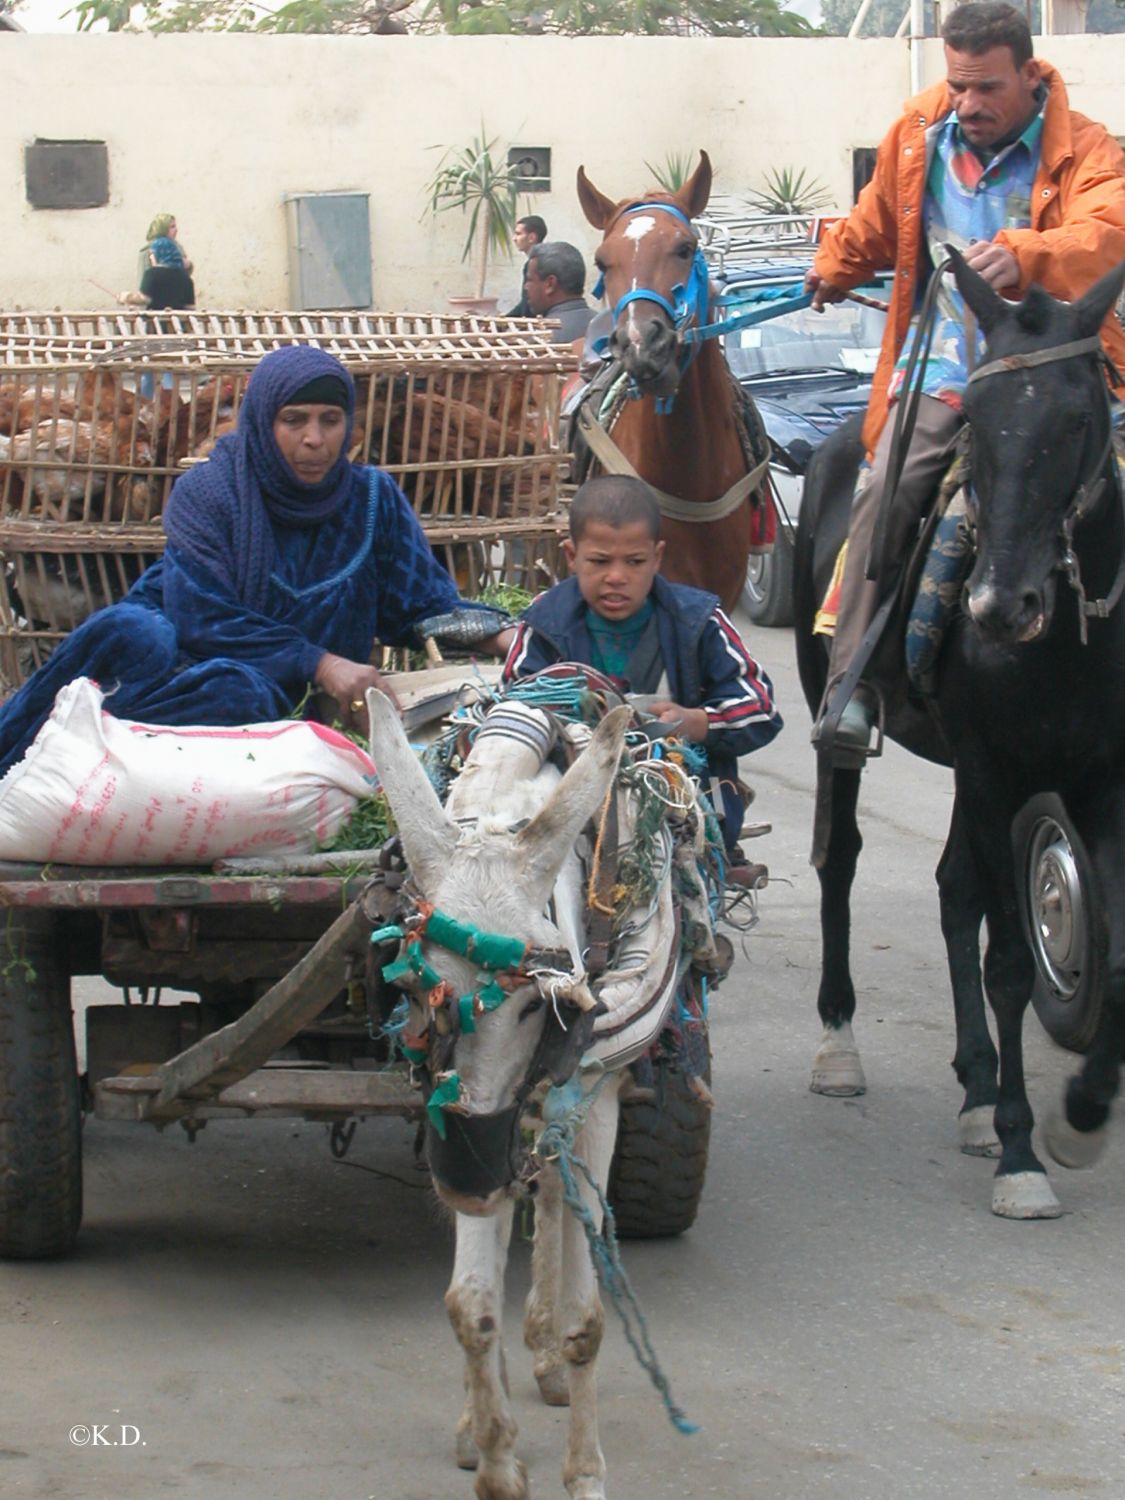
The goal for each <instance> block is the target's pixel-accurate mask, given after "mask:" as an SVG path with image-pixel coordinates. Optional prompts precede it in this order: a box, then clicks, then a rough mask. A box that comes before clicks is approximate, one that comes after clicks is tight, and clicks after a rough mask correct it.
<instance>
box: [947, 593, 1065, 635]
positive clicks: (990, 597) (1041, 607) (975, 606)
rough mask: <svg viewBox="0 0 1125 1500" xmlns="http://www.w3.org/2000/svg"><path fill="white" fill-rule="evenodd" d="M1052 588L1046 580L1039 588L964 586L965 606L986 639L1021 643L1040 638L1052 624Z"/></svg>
mask: <svg viewBox="0 0 1125 1500" xmlns="http://www.w3.org/2000/svg"><path fill="white" fill-rule="evenodd" d="M1054 603H1055V588H1054V583H1053V581H1048V582H1047V583H1046V584H1044V585H1043V586H1042V587H1041V588H1034V587H1032V586H1030V585H1027V586H1024V587H1021V588H1015V589H1000V588H997V587H996V585H995V584H994V583H985V584H982V585H979V586H977V587H974V586H973V583H972V579H970V580H969V585H968V586H967V587H966V590H965V610H966V613H967V614H968V616H969V618H970V619H971V620H972V622H973V624H974V625H975V626H976V628H977V630H979V631H980V633H981V635H982V636H984V637H985V639H987V640H989V641H992V642H994V643H995V644H997V645H1004V646H1022V645H1027V644H1029V643H1030V642H1032V641H1037V640H1040V639H1042V637H1043V636H1045V635H1046V633H1047V631H1048V629H1049V628H1050V624H1051V617H1052V614H1053V611H1054Z"/></svg>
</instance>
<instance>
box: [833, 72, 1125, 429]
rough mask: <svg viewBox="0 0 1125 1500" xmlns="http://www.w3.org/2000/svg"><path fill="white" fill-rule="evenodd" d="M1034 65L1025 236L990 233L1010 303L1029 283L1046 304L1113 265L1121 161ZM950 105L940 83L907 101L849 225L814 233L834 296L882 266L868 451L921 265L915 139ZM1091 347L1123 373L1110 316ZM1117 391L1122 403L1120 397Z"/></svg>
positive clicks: (1122, 224) (1124, 172)
mask: <svg viewBox="0 0 1125 1500" xmlns="http://www.w3.org/2000/svg"><path fill="white" fill-rule="evenodd" d="M1039 68H1040V72H1041V74H1042V78H1043V81H1044V83H1045V84H1046V85H1047V88H1048V91H1049V92H1048V95H1047V103H1046V106H1045V108H1044V111H1043V135H1042V144H1041V149H1040V157H1039V168H1038V171H1037V172H1036V174H1035V184H1034V187H1033V188H1032V194H1031V228H1030V229H1004V230H1001V232H1000V233H999V234H998V235H997V236H996V243H997V244H1000V245H1004V246H1005V247H1006V248H1007V249H1008V250H1010V251H1011V252H1012V254H1013V255H1014V256H1015V257H1016V259H1017V260H1018V261H1019V268H1020V280H1019V286H1018V287H1016V288H1013V289H1011V293H1010V295H1014V296H1022V295H1023V294H1024V293H1025V292H1026V291H1027V289H1028V287H1029V286H1030V285H1031V284H1032V282H1038V283H1039V285H1040V286H1042V287H1044V288H1045V289H1046V290H1047V291H1048V292H1050V293H1051V294H1052V296H1055V297H1059V298H1062V299H1065V300H1066V301H1073V300H1074V299H1075V298H1076V297H1079V296H1081V295H1082V293H1083V292H1084V291H1086V290H1087V288H1088V287H1090V286H1092V285H1093V283H1094V282H1095V281H1096V280H1097V279H1098V277H1099V276H1104V275H1105V273H1106V272H1107V271H1109V270H1110V269H1111V268H1112V267H1113V266H1115V265H1116V264H1117V263H1118V262H1119V261H1120V260H1122V259H1125V152H1123V151H1122V150H1121V147H1120V146H1119V145H1118V144H1117V142H1116V141H1115V140H1114V139H1113V137H1112V136H1110V135H1109V134H1108V133H1107V132H1106V130H1105V128H1104V127H1103V126H1101V125H1099V124H1097V123H1096V122H1095V121H1094V120H1088V119H1087V118H1086V116H1085V115H1080V114H1078V113H1077V112H1076V111H1074V110H1072V109H1071V108H1070V105H1069V104H1068V102H1067V97H1066V86H1065V85H1064V83H1063V81H1062V78H1061V77H1060V76H1059V73H1058V72H1057V70H1056V69H1055V68H1053V67H1052V66H1051V64H1050V63H1046V62H1043V61H1042V60H1040V61H1039ZM951 108H952V105H951V103H950V99H949V90H948V89H947V87H946V85H945V83H944V81H943V82H942V83H938V84H935V85H934V86H933V87H932V88H928V89H926V90H925V92H924V93H921V94H919V95H917V97H916V98H914V99H910V100H908V101H907V103H906V105H905V108H904V111H903V114H902V116H901V117H900V118H899V119H898V120H896V121H895V123H894V124H893V125H892V126H891V128H890V130H889V131H888V132H887V134H886V136H885V137H884V139H883V143H882V145H881V146H880V147H879V155H878V158H877V160H876V163H875V175H874V177H873V178H872V179H871V181H870V182H869V183H868V184H867V186H866V187H865V188H864V189H863V192H862V193H860V195H859V201H858V202H857V204H856V206H855V208H854V209H853V210H852V212H851V214H850V216H849V217H848V218H847V219H846V220H845V221H844V222H843V223H842V224H835V225H833V226H832V228H831V229H829V230H828V232H827V233H826V234H825V237H824V241H823V243H822V245H821V247H820V249H819V251H818V252H817V256H816V260H815V262H814V269H815V270H816V272H817V273H818V275H820V276H822V277H824V279H825V280H826V281H830V282H832V284H833V285H834V286H838V287H839V288H840V289H841V290H842V291H850V290H851V288H852V287H855V286H859V285H861V284H862V283H863V282H864V281H865V280H867V278H868V277H870V275H871V274H872V273H873V272H874V271H879V270H883V269H885V268H886V267H888V266H893V267H894V272H895V279H894V289H893V291H892V292H891V310H890V314H889V315H888V318H887V327H886V331H885V333H884V335H883V346H882V348H881V349H880V351H879V362H878V365H877V366H876V369H875V383H874V385H873V386H872V390H871V399H870V401H869V402H868V405H867V419H866V421H865V423H864V427H863V440H864V442H865V443H866V444H867V447H868V449H869V450H870V449H872V448H874V446H875V443H876V441H877V439H878V437H879V433H880V432H881V431H882V429H883V424H884V422H885V421H886V419H887V409H888V402H887V387H888V385H889V384H890V379H891V375H892V373H893V371H894V367H895V361H896V360H897V359H898V356H899V353H900V352H901V350H902V346H903V342H904V340H905V338H906V331H907V329H908V328H909V326H910V319H911V317H912V315H913V313H914V307H915V298H916V292H917V287H918V279H919V275H920V273H921V272H922V271H923V267H924V258H923V253H922V252H923V248H924V240H925V231H924V229H923V224H922V199H923V195H924V192H925V185H926V184H925V178H926V131H927V130H928V129H929V128H930V126H932V125H933V124H935V123H936V122H937V121H938V120H941V119H944V118H945V116H946V115H948V114H949V112H950V110H951ZM1102 344H1103V345H1104V347H1105V350H1106V353H1107V354H1108V355H1109V357H1110V358H1111V359H1112V360H1113V362H1114V364H1115V365H1116V366H1117V368H1118V369H1119V370H1123V371H1125V331H1123V330H1122V327H1121V324H1120V322H1119V321H1118V319H1117V316H1116V314H1115V313H1114V312H1112V311H1111V312H1110V313H1109V314H1108V315H1107V316H1106V320H1105V323H1104V324H1103V326H1102ZM1118 394H1119V395H1123V396H1125V389H1122V388H1118Z"/></svg>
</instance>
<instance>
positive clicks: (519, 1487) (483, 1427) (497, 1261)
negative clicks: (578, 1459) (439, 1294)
mask: <svg viewBox="0 0 1125 1500" xmlns="http://www.w3.org/2000/svg"><path fill="white" fill-rule="evenodd" d="M512 1208H513V1203H512V1200H511V1199H510V1198H508V1199H505V1200H504V1202H503V1203H502V1204H501V1205H500V1207H499V1208H498V1209H497V1211H496V1213H495V1214H492V1215H491V1216H490V1217H488V1218H480V1219H477V1218H470V1217H469V1216H468V1215H466V1214H458V1215H457V1220H456V1223H457V1249H456V1253H455V1255H454V1258H453V1279H452V1280H451V1282H450V1284H449V1290H448V1291H447V1292H446V1294H445V1306H446V1311H447V1312H448V1313H449V1321H450V1322H451V1323H452V1325H453V1331H454V1333H456V1335H457V1339H458V1342H459V1343H460V1345H461V1347H462V1349H463V1350H464V1351H465V1391H466V1398H467V1400H466V1408H465V1412H464V1413H463V1414H462V1418H461V1421H460V1422H459V1423H458V1427H457V1457H458V1462H459V1463H461V1464H462V1465H463V1466H464V1467H468V1464H467V1463H466V1462H465V1459H466V1458H467V1456H468V1455H467V1452H466V1449H467V1444H466V1443H465V1440H464V1435H465V1432H466V1430H467V1428H468V1427H469V1426H470V1425H471V1430H472V1436H473V1440H474V1442H475V1443H476V1447H477V1452H478V1454H479V1461H478V1469H477V1479H476V1484H475V1485H474V1494H475V1495H476V1497H477V1500H528V1494H529V1491H528V1487H527V1470H526V1469H525V1468H524V1466H523V1464H522V1463H520V1461H519V1459H517V1458H516V1456H515V1453H514V1451H513V1450H514V1448H515V1441H516V1433H517V1428H516V1423H515V1418H514V1417H513V1416H512V1412H511V1407H510V1405H509V1402H508V1394H507V1390H506V1388H505V1380H504V1363H503V1349H502V1344H501V1313H502V1310H503V1304H504V1268H505V1265H506V1263H507V1259H508V1242H509V1240H510V1239H511V1234H512ZM466 1417H468V1418H469V1421H468V1423H467V1422H466Z"/></svg>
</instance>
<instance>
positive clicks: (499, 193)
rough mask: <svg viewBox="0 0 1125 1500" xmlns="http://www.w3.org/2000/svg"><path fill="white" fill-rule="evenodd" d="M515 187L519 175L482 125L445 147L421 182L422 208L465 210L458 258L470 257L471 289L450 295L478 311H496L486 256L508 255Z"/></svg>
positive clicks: (433, 213) (430, 211) (437, 211)
mask: <svg viewBox="0 0 1125 1500" xmlns="http://www.w3.org/2000/svg"><path fill="white" fill-rule="evenodd" d="M437 149H440V148H438V147H435V150H437ZM518 190H519V177H518V175H517V173H516V172H515V171H514V170H513V169H512V168H511V167H509V165H508V160H507V152H506V151H503V150H501V149H499V148H498V145H497V139H496V138H495V137H493V138H492V139H491V140H490V139H489V138H488V136H487V135H486V134H485V129H484V125H483V124H482V125H481V128H480V133H479V135H476V136H474V137H473V138H472V140H470V141H469V143H468V144H467V145H464V146H450V147H447V148H446V150H445V154H444V155H443V157H442V159H441V161H440V162H439V163H438V166H437V169H436V170H435V172H434V175H433V176H432V177H431V178H430V180H429V182H428V183H427V184H426V198H427V207H426V212H427V213H428V214H430V215H431V216H436V215H437V214H440V213H446V212H448V211H449V210H450V209H454V208H459V209H460V210H461V212H462V213H463V214H467V215H468V218H469V224H468V232H467V233H466V236H465V244H464V247H463V248H462V251H461V259H462V261H467V260H469V259H470V258H472V259H473V260H474V262H475V265H476V292H475V294H474V295H473V296H471V297H450V298H449V301H450V302H451V303H453V304H454V305H456V306H459V307H464V308H469V307H470V306H471V308H472V310H473V311H477V312H495V311H496V298H495V297H486V296H485V291H484V287H485V282H486V280H487V278H488V261H489V255H490V253H491V252H492V251H493V250H499V251H503V252H504V254H505V255H507V256H509V257H510V256H511V253H512V232H513V231H514V229H515V227H516V196H517V193H518Z"/></svg>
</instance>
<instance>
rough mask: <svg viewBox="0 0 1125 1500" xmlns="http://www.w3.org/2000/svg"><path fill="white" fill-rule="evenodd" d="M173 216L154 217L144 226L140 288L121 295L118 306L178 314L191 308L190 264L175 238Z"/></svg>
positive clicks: (193, 295)
mask: <svg viewBox="0 0 1125 1500" xmlns="http://www.w3.org/2000/svg"><path fill="white" fill-rule="evenodd" d="M177 232H178V227H177V224H176V216H175V214H157V216H156V218H155V219H153V221H152V223H151V224H150V225H149V226H148V233H147V235H146V236H145V246H144V249H143V250H142V251H141V267H142V270H141V285H140V290H139V291H136V292H121V293H119V295H118V298H117V300H118V302H119V303H120V304H121V305H122V307H148V308H152V309H153V310H155V311H158V312H159V311H169V312H182V311H183V310H184V309H186V308H189V307H194V306H195V284H194V282H193V281H192V279H191V273H192V263H191V261H190V259H189V258H188V256H187V255H185V254H184V249H183V246H182V245H181V244H180V243H179V242H178V240H177V238H176V235H177Z"/></svg>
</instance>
